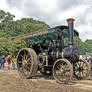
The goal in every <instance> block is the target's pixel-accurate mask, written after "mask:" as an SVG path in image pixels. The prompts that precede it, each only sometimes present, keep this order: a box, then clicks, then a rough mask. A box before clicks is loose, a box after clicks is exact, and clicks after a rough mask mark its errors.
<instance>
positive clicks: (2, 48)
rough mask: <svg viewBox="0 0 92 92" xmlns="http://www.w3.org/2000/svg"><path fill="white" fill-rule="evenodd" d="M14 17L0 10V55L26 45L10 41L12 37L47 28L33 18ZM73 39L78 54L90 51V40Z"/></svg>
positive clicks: (91, 48) (12, 52) (43, 23)
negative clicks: (77, 48) (78, 51)
mask: <svg viewBox="0 0 92 92" xmlns="http://www.w3.org/2000/svg"><path fill="white" fill-rule="evenodd" d="M14 18H15V16H14V15H12V14H10V13H9V12H5V11H3V10H0V55H6V56H7V55H9V54H10V55H13V56H16V55H17V52H18V51H19V49H20V48H22V47H25V46H26V43H25V41H12V40H11V38H12V37H15V36H18V35H23V34H26V33H31V32H34V31H37V30H41V29H46V28H49V25H47V24H46V23H45V22H43V21H39V20H35V19H33V18H22V19H20V20H16V21H15V20H14ZM74 40H75V42H77V43H75V44H76V45H77V46H78V47H79V50H80V54H85V53H86V52H90V53H92V40H87V41H85V42H82V41H81V40H80V39H79V38H76V37H75V38H74ZM66 42H67V40H66ZM21 43H22V44H21Z"/></svg>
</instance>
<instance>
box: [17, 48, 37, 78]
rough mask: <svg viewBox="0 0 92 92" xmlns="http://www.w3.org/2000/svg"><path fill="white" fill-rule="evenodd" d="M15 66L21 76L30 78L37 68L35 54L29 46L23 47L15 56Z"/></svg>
mask: <svg viewBox="0 0 92 92" xmlns="http://www.w3.org/2000/svg"><path fill="white" fill-rule="evenodd" d="M17 68H18V71H19V74H20V76H21V77H24V78H31V77H32V76H34V75H35V74H36V72H37V69H38V62H37V55H36V53H35V51H34V50H32V49H30V48H23V49H21V50H20V51H19V53H18V56H17Z"/></svg>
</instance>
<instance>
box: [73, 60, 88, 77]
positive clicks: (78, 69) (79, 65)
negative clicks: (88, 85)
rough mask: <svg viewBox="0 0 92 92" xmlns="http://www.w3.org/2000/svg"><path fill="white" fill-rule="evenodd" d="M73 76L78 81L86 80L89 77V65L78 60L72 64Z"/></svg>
mask: <svg viewBox="0 0 92 92" xmlns="http://www.w3.org/2000/svg"><path fill="white" fill-rule="evenodd" d="M74 75H75V77H76V78H78V79H82V78H86V77H88V75H89V64H88V63H87V62H86V61H84V60H79V61H78V62H76V63H75V64H74Z"/></svg>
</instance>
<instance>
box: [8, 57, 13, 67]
mask: <svg viewBox="0 0 92 92" xmlns="http://www.w3.org/2000/svg"><path fill="white" fill-rule="evenodd" d="M7 62H8V69H10V68H11V63H12V62H13V60H12V57H11V56H8V57H7Z"/></svg>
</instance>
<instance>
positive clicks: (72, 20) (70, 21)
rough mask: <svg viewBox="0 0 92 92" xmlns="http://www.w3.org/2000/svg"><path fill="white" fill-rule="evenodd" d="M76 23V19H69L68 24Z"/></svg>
mask: <svg viewBox="0 0 92 92" xmlns="http://www.w3.org/2000/svg"><path fill="white" fill-rule="evenodd" d="M74 21H75V19H73V18H69V19H67V22H68V23H72V22H74Z"/></svg>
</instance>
